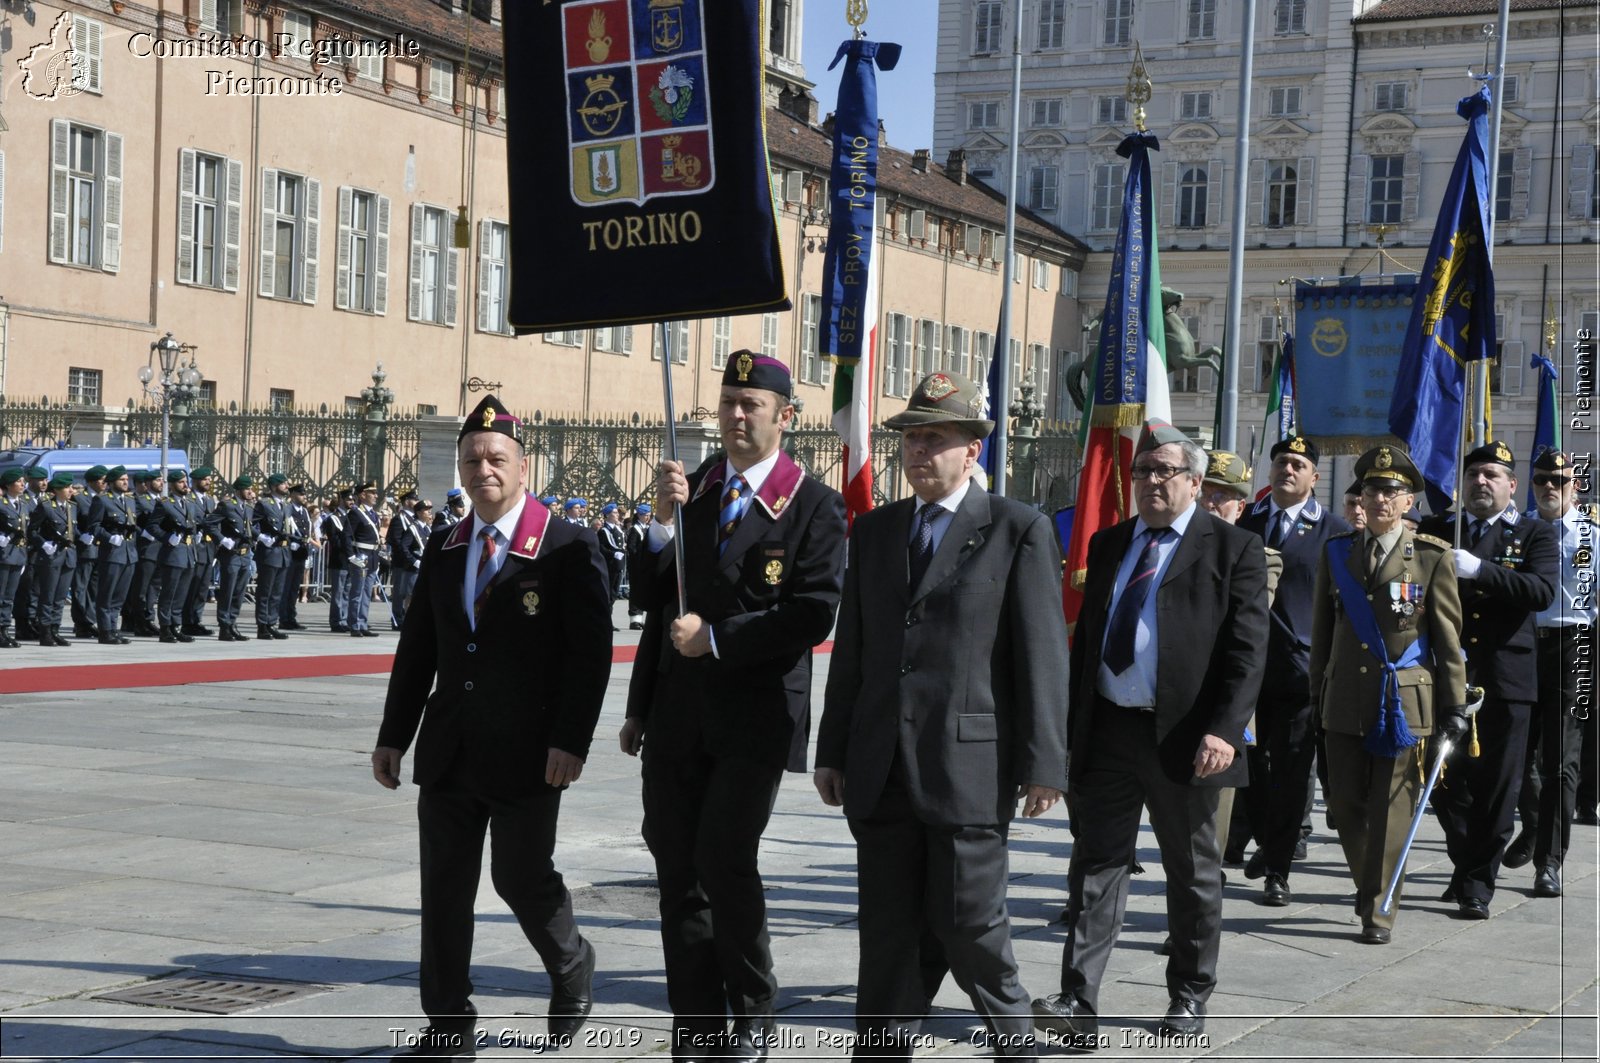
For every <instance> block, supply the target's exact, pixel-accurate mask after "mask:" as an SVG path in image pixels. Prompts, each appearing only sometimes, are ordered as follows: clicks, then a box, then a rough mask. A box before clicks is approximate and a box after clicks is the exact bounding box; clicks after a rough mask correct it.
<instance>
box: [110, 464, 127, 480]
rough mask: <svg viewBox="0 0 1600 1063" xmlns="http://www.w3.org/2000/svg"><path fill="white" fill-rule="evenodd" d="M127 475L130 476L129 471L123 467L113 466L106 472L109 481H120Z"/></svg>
mask: <svg viewBox="0 0 1600 1063" xmlns="http://www.w3.org/2000/svg"><path fill="white" fill-rule="evenodd" d="M126 475H128V470H127V469H126V468H125V467H123V466H121V465H113V466H111V468H109V469H107V470H106V479H107V480H120V479H122V478H123V477H124V476H126Z"/></svg>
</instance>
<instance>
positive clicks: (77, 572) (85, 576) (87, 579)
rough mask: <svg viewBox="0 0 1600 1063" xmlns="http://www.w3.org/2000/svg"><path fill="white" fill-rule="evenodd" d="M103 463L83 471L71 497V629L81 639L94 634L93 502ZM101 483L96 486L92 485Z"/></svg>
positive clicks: (96, 547)
mask: <svg viewBox="0 0 1600 1063" xmlns="http://www.w3.org/2000/svg"><path fill="white" fill-rule="evenodd" d="M108 471H109V470H108V469H107V468H106V467H105V466H104V465H96V466H95V467H94V468H92V469H90V470H89V471H88V472H86V473H84V474H83V482H84V489H83V490H81V491H79V492H78V493H77V494H76V495H74V496H73V498H72V504H73V506H74V507H75V508H76V509H77V516H78V542H77V551H78V561H77V567H76V568H74V569H73V570H72V633H73V634H74V635H76V636H78V637H79V638H81V639H86V638H94V637H95V635H96V631H95V613H94V599H95V588H96V586H97V585H98V583H99V581H98V580H97V579H96V578H95V569H96V565H95V561H96V560H97V559H98V557H99V537H98V536H97V535H96V534H95V527H94V503H95V499H97V498H98V497H100V494H101V491H103V490H104V484H105V479H106V473H107V472H108ZM96 481H98V482H99V483H100V484H101V485H102V486H101V489H100V490H96V489H95V488H94V487H93V486H92V485H93V484H94V483H95V482H96Z"/></svg>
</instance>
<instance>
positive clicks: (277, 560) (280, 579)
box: [255, 472, 297, 639]
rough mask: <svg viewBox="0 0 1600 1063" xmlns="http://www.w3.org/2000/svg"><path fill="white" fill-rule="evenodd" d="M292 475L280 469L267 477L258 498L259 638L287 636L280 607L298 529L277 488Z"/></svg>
mask: <svg viewBox="0 0 1600 1063" xmlns="http://www.w3.org/2000/svg"><path fill="white" fill-rule="evenodd" d="M288 482H289V478H288V477H287V476H285V475H283V473H281V472H275V473H273V474H272V475H271V476H269V477H267V493H266V494H264V495H262V496H261V497H260V498H258V499H256V507H255V520H256V540H255V555H256V638H258V639H287V638H288V637H289V636H288V635H285V634H283V632H281V631H279V630H278V620H279V616H278V610H279V609H280V608H281V607H282V605H283V585H284V581H285V580H286V579H288V574H289V559H290V558H291V557H292V556H293V554H294V551H293V550H292V549H291V546H292V544H293V543H294V542H295V536H296V535H297V532H296V530H295V526H294V522H293V521H292V520H291V519H290V517H289V500H288V499H287V498H284V497H283V496H282V495H278V494H275V493H274V491H275V490H276V489H277V488H278V487H279V486H280V485H282V484H286V483H288Z"/></svg>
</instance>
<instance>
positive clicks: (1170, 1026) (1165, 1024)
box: [1156, 997, 1206, 1037]
mask: <svg viewBox="0 0 1600 1063" xmlns="http://www.w3.org/2000/svg"><path fill="white" fill-rule="evenodd" d="M1205 1028H1206V1006H1205V1005H1204V1004H1202V1003H1200V1002H1199V1001H1197V1000H1185V999H1183V998H1182V997H1175V998H1173V1001H1172V1005H1171V1006H1170V1007H1168V1008H1167V1013H1166V1014H1165V1015H1163V1016H1161V1024H1160V1025H1159V1026H1157V1027H1156V1030H1157V1031H1158V1032H1160V1033H1164V1034H1170V1035H1172V1036H1174V1037H1188V1036H1192V1035H1194V1034H1197V1033H1204V1032H1205Z"/></svg>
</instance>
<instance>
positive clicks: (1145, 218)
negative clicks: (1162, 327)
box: [1089, 133, 1170, 428]
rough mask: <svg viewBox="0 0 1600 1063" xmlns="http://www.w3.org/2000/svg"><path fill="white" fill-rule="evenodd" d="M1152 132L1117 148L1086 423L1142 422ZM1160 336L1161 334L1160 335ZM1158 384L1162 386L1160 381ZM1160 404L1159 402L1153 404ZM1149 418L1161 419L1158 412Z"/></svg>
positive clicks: (1149, 294)
mask: <svg viewBox="0 0 1600 1063" xmlns="http://www.w3.org/2000/svg"><path fill="white" fill-rule="evenodd" d="M1160 150H1161V147H1160V145H1159V144H1158V143H1157V141H1156V135H1155V134H1154V133H1132V134H1129V135H1128V136H1127V137H1125V138H1124V139H1123V141H1122V143H1121V144H1119V145H1118V146H1117V154H1118V155H1121V156H1122V157H1123V158H1125V159H1127V160H1128V178H1127V181H1126V182H1125V183H1124V184H1123V188H1122V222H1121V225H1120V227H1119V229H1118V231H1117V243H1116V247H1115V249H1114V250H1113V252H1112V256H1111V287H1110V291H1109V294H1108V296H1107V298H1106V309H1105V313H1104V314H1102V315H1101V317H1100V348H1099V352H1098V354H1097V356H1096V364H1095V371H1094V405H1093V406H1092V407H1091V408H1090V414H1089V420H1090V422H1091V423H1092V424H1095V425H1100V426H1111V427H1119V428H1126V427H1130V426H1132V425H1136V424H1138V423H1140V422H1141V421H1143V420H1144V419H1145V417H1146V414H1147V412H1149V411H1146V410H1145V404H1146V400H1147V398H1148V396H1147V395H1146V394H1145V388H1146V385H1147V384H1148V383H1149V378H1150V367H1149V352H1150V343H1151V342H1152V341H1153V340H1154V339H1155V337H1154V336H1152V335H1151V332H1150V315H1151V313H1152V310H1151V300H1152V299H1153V300H1154V301H1155V311H1154V312H1155V313H1156V320H1158V321H1159V320H1161V316H1160V306H1161V298H1160V290H1161V289H1160V284H1161V280H1160V274H1159V273H1156V274H1155V279H1154V284H1153V286H1152V279H1151V273H1150V272H1148V271H1147V265H1148V263H1149V262H1150V261H1152V256H1153V255H1154V253H1155V248H1156V244H1155V224H1156V220H1155V215H1154V214H1153V213H1152V212H1151V211H1150V209H1149V204H1150V190H1151V189H1150V152H1152V151H1160ZM1162 338H1163V339H1164V337H1162ZM1161 383H1162V384H1163V385H1165V380H1162V381H1161ZM1157 405H1161V406H1164V405H1165V404H1164V403H1161V404H1157ZM1151 416H1154V417H1156V419H1158V420H1166V419H1167V417H1168V416H1170V414H1168V413H1167V411H1166V410H1164V409H1162V410H1159V411H1157V412H1155V413H1153V414H1151Z"/></svg>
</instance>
